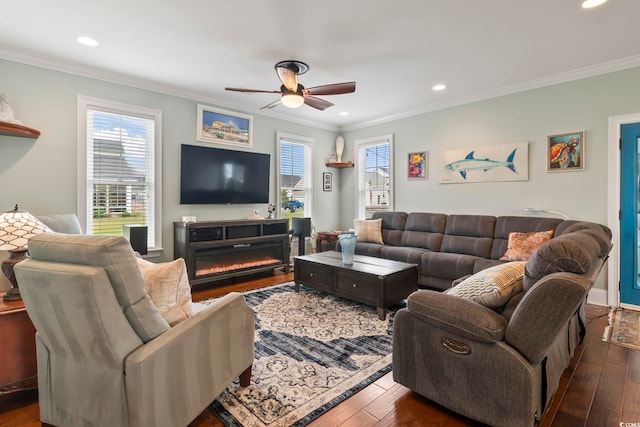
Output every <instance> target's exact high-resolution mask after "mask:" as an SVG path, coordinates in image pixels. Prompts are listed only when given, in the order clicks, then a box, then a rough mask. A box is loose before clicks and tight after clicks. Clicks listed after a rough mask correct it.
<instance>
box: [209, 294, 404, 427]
mask: <svg viewBox="0 0 640 427" xmlns="http://www.w3.org/2000/svg"><path fill="white" fill-rule="evenodd" d="M245 298H246V300H247V303H248V304H249V305H250V306H251V307H252V308H253V309H254V311H255V313H256V335H255V361H254V363H253V371H252V373H251V384H250V385H249V386H248V387H246V388H241V387H240V386H239V384H238V382H237V381H236V382H234V383H233V384H231V385H230V386H229V387H228V388H227V390H225V391H224V392H223V393H222V394H221V395H220V396H219V397H218V399H217V400H216V401H215V402H213V403H212V404H211V410H212V411H213V412H214V413H215V414H216V415H217V416H218V417H219V418H220V419H221V420H222V421H223V422H224V423H225V425H227V426H292V425H296V426H298V425H300V426H301V425H305V424H307V423H309V422H310V421H311V420H313V419H315V418H317V417H318V416H320V415H321V414H322V413H323V412H325V411H327V410H329V409H330V408H332V407H334V406H335V405H337V404H338V403H340V402H342V401H343V400H345V399H346V398H348V397H349V396H351V395H353V394H354V393H356V392H358V391H359V390H361V389H362V388H364V387H366V386H367V385H369V384H371V383H372V382H374V381H376V380H377V379H378V378H380V377H381V376H383V375H384V374H386V373H387V372H389V371H390V370H391V331H392V321H393V320H392V319H393V314H394V313H395V312H396V311H397V310H398V309H399V308H401V307H402V305H398V306H396V307H393V309H392V310H391V314H390V315H388V316H387V319H386V320H379V319H378V315H377V312H376V309H375V307H370V306H366V305H362V304H358V303H355V302H351V301H348V300H345V299H342V298H339V297H334V296H331V295H329V294H326V293H324V292H321V291H317V290H314V289H311V288H309V287H306V286H301V288H300V293H295V291H294V285H293V282H289V283H285V284H282V285H276V286H272V287H269V288H264V289H259V290H256V291H250V292H246V293H245Z"/></svg>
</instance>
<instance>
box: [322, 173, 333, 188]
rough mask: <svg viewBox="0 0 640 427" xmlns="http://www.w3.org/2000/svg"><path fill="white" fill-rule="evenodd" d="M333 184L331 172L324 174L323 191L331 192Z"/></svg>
mask: <svg viewBox="0 0 640 427" xmlns="http://www.w3.org/2000/svg"><path fill="white" fill-rule="evenodd" d="M332 187H333V182H332V179H331V172H323V173H322V191H331V190H332Z"/></svg>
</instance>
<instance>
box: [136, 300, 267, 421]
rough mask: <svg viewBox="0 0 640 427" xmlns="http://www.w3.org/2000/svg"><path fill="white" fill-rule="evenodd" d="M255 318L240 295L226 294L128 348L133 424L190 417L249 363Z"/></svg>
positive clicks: (252, 355) (252, 353) (196, 413)
mask: <svg viewBox="0 0 640 427" xmlns="http://www.w3.org/2000/svg"><path fill="white" fill-rule="evenodd" d="M254 318H255V317H254V313H253V310H252V309H251V308H250V307H249V306H248V305H247V303H246V302H245V299H244V296H243V295H242V294H239V293H235V292H234V293H230V294H228V295H226V296H224V297H222V298H220V299H219V300H218V301H216V302H214V303H213V304H211V305H210V306H209V307H206V308H205V309H204V310H202V311H199V312H198V313H196V314H195V315H193V316H192V317H190V318H189V319H187V320H184V321H182V322H181V323H179V324H177V325H175V326H174V327H173V328H171V329H169V330H168V331H166V332H165V333H163V334H162V335H160V336H158V337H157V338H155V339H154V340H152V341H150V342H148V343H146V344H145V345H143V346H142V347H140V348H138V349H137V350H136V351H134V352H132V353H131V354H130V355H129V356H128V357H127V359H126V361H125V373H126V392H127V394H128V396H129V404H130V406H129V411H130V419H131V420H132V425H156V426H160V425H186V424H188V423H189V422H190V421H191V420H193V419H194V418H195V417H196V416H197V415H198V414H199V413H200V412H202V410H203V409H204V408H206V406H207V405H209V404H210V403H211V402H212V401H213V400H214V399H215V398H216V397H217V396H218V395H219V394H220V393H221V392H222V391H223V390H224V389H225V388H226V387H227V386H228V385H229V384H230V383H231V382H232V381H233V380H234V379H235V378H237V377H238V375H239V374H240V373H242V372H243V371H244V370H245V369H246V368H248V367H250V366H251V365H252V363H253V358H254V346H253V341H254V330H255V325H254ZM170 389H171V390H172V393H169V390H170ZM170 396H171V397H170ZM185 414H188V415H187V416H186V418H185ZM189 417H191V418H189Z"/></svg>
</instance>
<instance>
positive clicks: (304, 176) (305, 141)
mask: <svg viewBox="0 0 640 427" xmlns="http://www.w3.org/2000/svg"><path fill="white" fill-rule="evenodd" d="M312 147H313V140H312V139H309V138H305V137H301V136H296V135H287V134H281V133H278V185H279V187H278V191H279V200H278V201H279V204H280V209H281V213H282V215H283V216H285V217H286V216H300V217H303V216H311V202H312V200H311V199H312V192H311V187H312V181H313V178H312V177H313V174H312V167H311V158H312Z"/></svg>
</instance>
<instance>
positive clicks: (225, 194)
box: [180, 144, 271, 205]
mask: <svg viewBox="0 0 640 427" xmlns="http://www.w3.org/2000/svg"><path fill="white" fill-rule="evenodd" d="M270 160H271V156H270V155H269V154H264V153H251V152H248V151H235V150H225V149H221V148H212V147H201V146H196V145H187V144H182V148H181V157H180V204H182V205H191V204H194V205H195V204H236V203H238V204H241V203H244V204H248V203H269V167H270Z"/></svg>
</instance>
